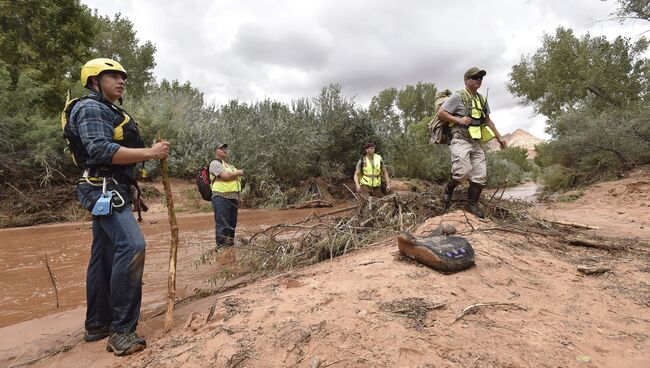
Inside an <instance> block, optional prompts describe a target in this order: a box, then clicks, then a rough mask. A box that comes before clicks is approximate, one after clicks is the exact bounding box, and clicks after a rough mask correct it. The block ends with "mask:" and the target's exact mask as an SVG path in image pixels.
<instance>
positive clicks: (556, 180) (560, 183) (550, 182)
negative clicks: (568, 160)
mask: <svg viewBox="0 0 650 368" xmlns="http://www.w3.org/2000/svg"><path fill="white" fill-rule="evenodd" d="M540 179H541V180H542V183H543V184H544V190H547V191H553V192H555V191H559V190H566V189H569V188H571V187H573V186H574V184H575V183H576V179H577V177H576V176H575V175H573V174H572V172H571V171H570V170H569V169H567V168H565V167H562V166H561V165H558V164H555V165H551V166H549V167H545V168H543V169H542V175H541V177H540Z"/></svg>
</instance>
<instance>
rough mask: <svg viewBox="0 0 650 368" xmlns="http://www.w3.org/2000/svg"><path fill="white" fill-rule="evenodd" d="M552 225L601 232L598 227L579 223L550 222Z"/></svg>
mask: <svg viewBox="0 0 650 368" xmlns="http://www.w3.org/2000/svg"><path fill="white" fill-rule="evenodd" d="M549 222H550V223H552V224H557V225H563V226H571V227H577V228H579V229H588V230H600V228H599V227H598V226H592V225H587V224H579V223H577V222H565V221H549Z"/></svg>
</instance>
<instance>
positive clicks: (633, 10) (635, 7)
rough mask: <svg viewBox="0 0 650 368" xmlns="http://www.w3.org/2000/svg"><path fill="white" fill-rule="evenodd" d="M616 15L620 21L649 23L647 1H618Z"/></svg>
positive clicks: (649, 11) (649, 4) (649, 16)
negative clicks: (641, 20) (628, 20)
mask: <svg viewBox="0 0 650 368" xmlns="http://www.w3.org/2000/svg"><path fill="white" fill-rule="evenodd" d="M618 3H619V8H618V10H617V11H616V15H617V16H618V17H619V19H620V20H621V21H623V20H624V19H626V18H633V19H643V20H648V21H650V2H648V0H618Z"/></svg>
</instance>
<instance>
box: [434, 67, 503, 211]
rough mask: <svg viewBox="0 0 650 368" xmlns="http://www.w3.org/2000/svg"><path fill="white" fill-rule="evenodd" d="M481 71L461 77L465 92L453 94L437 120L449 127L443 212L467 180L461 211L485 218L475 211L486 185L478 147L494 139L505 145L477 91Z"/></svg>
mask: <svg viewBox="0 0 650 368" xmlns="http://www.w3.org/2000/svg"><path fill="white" fill-rule="evenodd" d="M486 74H487V72H486V71H485V70H482V69H479V68H477V67H473V68H470V69H468V70H467V71H466V72H465V74H464V76H463V77H464V80H465V89H462V90H460V91H456V92H455V93H453V94H452V95H451V96H450V97H449V99H448V100H447V101H445V103H444V104H443V105H442V106H441V107H440V109H439V110H438V113H437V115H438V118H440V119H441V120H443V121H446V122H447V123H449V126H450V128H451V135H452V139H451V144H450V145H449V149H450V152H451V179H450V180H449V181H448V182H447V184H446V185H445V189H444V192H443V194H442V202H443V204H444V206H445V209H449V207H450V206H451V197H452V194H453V193H454V189H455V188H456V186H457V185H458V184H459V183H461V182H462V181H465V180H469V189H468V190H467V203H466V206H465V209H466V210H467V211H468V212H470V213H473V214H474V215H476V216H477V217H479V218H483V217H485V214H484V213H483V211H481V209H480V208H479V207H478V200H479V198H480V196H481V191H483V187H485V184H487V164H486V161H485V151H483V147H482V144H483V143H484V142H487V141H489V140H491V139H492V138H495V137H496V139H497V140H498V141H499V144H500V145H501V148H502V149H503V148H505V147H506V142H505V141H504V140H503V138H502V137H501V134H499V131H498V130H497V128H496V127H495V126H494V122H493V121H492V119H490V106H489V105H488V101H487V99H486V98H485V97H483V96H482V95H481V94H480V93H479V92H478V89H479V88H480V87H481V84H482V82H483V77H485V75H486Z"/></svg>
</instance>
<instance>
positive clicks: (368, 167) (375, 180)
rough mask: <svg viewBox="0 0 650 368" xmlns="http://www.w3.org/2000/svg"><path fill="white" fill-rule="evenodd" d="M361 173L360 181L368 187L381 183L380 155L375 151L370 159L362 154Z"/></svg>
mask: <svg viewBox="0 0 650 368" xmlns="http://www.w3.org/2000/svg"><path fill="white" fill-rule="evenodd" d="M361 165H362V169H363V171H362V172H363V175H362V176H361V181H360V183H361V184H362V185H367V186H369V187H373V188H375V187H378V186H380V185H381V156H379V155H378V154H376V153H375V155H374V156H373V157H372V160H370V159H369V158H368V156H365V155H364V156H363V159H362V162H361Z"/></svg>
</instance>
